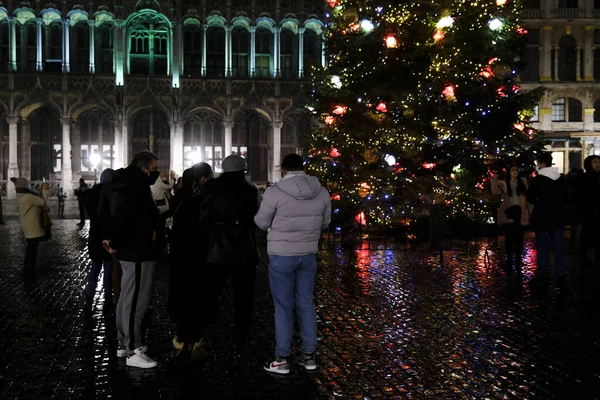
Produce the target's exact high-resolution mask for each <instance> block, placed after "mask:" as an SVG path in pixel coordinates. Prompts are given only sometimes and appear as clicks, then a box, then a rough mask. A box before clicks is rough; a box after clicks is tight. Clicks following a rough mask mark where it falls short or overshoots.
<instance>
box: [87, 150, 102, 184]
mask: <svg viewBox="0 0 600 400" xmlns="http://www.w3.org/2000/svg"><path fill="white" fill-rule="evenodd" d="M101 161H102V159H101V158H100V154H98V153H93V154H92V155H91V156H90V164H91V165H92V166H93V167H94V185H95V184H96V181H97V180H98V165H100V162H101Z"/></svg>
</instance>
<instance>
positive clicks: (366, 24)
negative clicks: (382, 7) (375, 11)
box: [360, 19, 375, 33]
mask: <svg viewBox="0 0 600 400" xmlns="http://www.w3.org/2000/svg"><path fill="white" fill-rule="evenodd" d="M360 27H361V29H362V30H363V31H365V32H367V33H369V32H371V31H372V30H373V29H375V25H373V23H372V22H371V21H369V20H368V19H363V20H362V21H361V22H360Z"/></svg>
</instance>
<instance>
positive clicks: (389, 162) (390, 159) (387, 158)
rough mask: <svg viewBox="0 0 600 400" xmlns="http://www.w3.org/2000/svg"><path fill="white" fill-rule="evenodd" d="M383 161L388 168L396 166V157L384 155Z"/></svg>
mask: <svg viewBox="0 0 600 400" xmlns="http://www.w3.org/2000/svg"><path fill="white" fill-rule="evenodd" d="M383 160H384V161H385V162H386V163H387V165H389V166H390V167H393V166H394V165H396V157H394V156H393V155H391V154H388V155H386V156H385V157H384V158H383Z"/></svg>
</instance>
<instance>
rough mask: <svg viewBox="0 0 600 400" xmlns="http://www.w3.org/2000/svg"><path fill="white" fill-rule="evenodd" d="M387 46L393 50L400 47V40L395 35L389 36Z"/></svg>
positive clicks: (386, 40) (386, 39) (386, 38)
mask: <svg viewBox="0 0 600 400" xmlns="http://www.w3.org/2000/svg"><path fill="white" fill-rule="evenodd" d="M385 45H386V46H387V48H388V49H393V48H396V47H398V39H396V36H394V35H387V36H386V37H385Z"/></svg>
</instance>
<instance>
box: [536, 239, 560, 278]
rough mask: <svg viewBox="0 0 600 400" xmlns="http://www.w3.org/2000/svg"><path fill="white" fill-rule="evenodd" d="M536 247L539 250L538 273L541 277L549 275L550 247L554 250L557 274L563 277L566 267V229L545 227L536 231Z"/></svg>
mask: <svg viewBox="0 0 600 400" xmlns="http://www.w3.org/2000/svg"><path fill="white" fill-rule="evenodd" d="M535 247H536V252H537V262H538V273H537V275H538V276H539V277H540V278H547V277H548V269H549V263H550V261H549V258H550V248H552V251H553V252H554V268H555V270H556V276H558V277H563V276H565V273H566V268H565V248H564V229H563V228H555V229H544V230H539V229H538V230H536V231H535Z"/></svg>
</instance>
